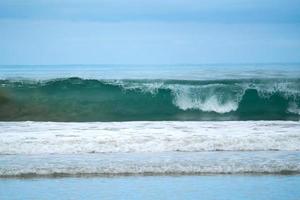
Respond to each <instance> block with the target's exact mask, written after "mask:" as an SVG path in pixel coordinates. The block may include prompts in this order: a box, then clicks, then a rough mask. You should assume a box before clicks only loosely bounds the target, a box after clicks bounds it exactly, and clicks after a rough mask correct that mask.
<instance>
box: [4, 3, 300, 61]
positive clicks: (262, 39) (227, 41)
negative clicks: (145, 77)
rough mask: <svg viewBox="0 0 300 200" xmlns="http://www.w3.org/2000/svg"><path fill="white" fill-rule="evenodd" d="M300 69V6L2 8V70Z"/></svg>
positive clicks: (12, 5) (25, 5)
mask: <svg viewBox="0 0 300 200" xmlns="http://www.w3.org/2000/svg"><path fill="white" fill-rule="evenodd" d="M249 62H250V63H255V62H300V0H98V1H96V0H81V1H80V0H0V64H118V63H119V64H122V63H123V64H139V63H143V64H152V63H153V64H179V63H191V64H196V63H249Z"/></svg>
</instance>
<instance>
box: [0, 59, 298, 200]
mask: <svg viewBox="0 0 300 200" xmlns="http://www.w3.org/2000/svg"><path fill="white" fill-rule="evenodd" d="M299 119H300V65H299V64H234V65H230V64H227V65H226V64H220V65H156V66H146V65H130V66H128V65H67V66H66V65H57V66H0V121H1V122H0V200H10V199H30V200H31V199H45V200H47V199H51V200H52V199H143V200H144V199H146V200H147V199H166V200H168V199H205V200H231V199H232V200H241V199H242V200H248V199H249V200H250V199H251V200H253V199H259V200H269V199H272V200H281V199H284V200H299V199H300V186H299V185H300V176H299V173H300V165H299V163H300V155H299V152H300V151H299V148H300V126H299ZM128 121H129V122H128ZM62 122H65V123H62ZM225 174H226V175H225ZM149 175H151V176H149ZM187 175H189V176H187ZM50 177H51V178H50Z"/></svg>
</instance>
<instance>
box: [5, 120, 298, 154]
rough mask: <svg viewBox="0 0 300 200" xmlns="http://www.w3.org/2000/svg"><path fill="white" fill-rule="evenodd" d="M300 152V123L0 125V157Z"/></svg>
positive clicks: (38, 123)
mask: <svg viewBox="0 0 300 200" xmlns="http://www.w3.org/2000/svg"><path fill="white" fill-rule="evenodd" d="M217 150H218V151H262V150H290V151H299V150H300V123H299V122H292V121H224V122H205V121H202V122H177V121H176V122H175V121H174V122H93V123H57V122H0V154H2V155H4V154H28V155H29V154H77V153H112V152H114V153H124V152H175V151H182V152H198V151H217Z"/></svg>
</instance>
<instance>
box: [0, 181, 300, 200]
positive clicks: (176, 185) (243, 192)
mask: <svg viewBox="0 0 300 200" xmlns="http://www.w3.org/2000/svg"><path fill="white" fill-rule="evenodd" d="M299 184H300V176H274V175H272V176H245V175H243V176H240V175H219V176H215V175H214V176H155V177H153V176H148V177H137V176H134V177H132V176H129V177H113V178H111V177H110V178H107V177H91V178H56V179H48V178H43V179H0V198H1V200H12V199H44V200H48V199H49V200H50V199H51V200H52V199H62V198H63V199H90V200H93V199H105V200H106V199H132V200H135V199H144V200H148V199H164V200H168V199H172V200H173V199H200V198H201V199H206V200H215V199H218V200H228V199H230V200H240V199H243V200H253V199H260V200H269V199H272V200H282V199H285V200H297V197H299V196H300V190H299ZM20 191H22V192H20Z"/></svg>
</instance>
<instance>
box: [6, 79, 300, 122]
mask: <svg viewBox="0 0 300 200" xmlns="http://www.w3.org/2000/svg"><path fill="white" fill-rule="evenodd" d="M0 111H1V112H0V120H6V121H19V120H32V121H131V120H139V121H145V120H196V121H197V120H299V113H300V80H299V79H242V80H241V79H237V80H206V81H193V80H87V79H80V78H66V79H54V80H48V81H30V80H26V81H25V80H14V81H13V80H0Z"/></svg>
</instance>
